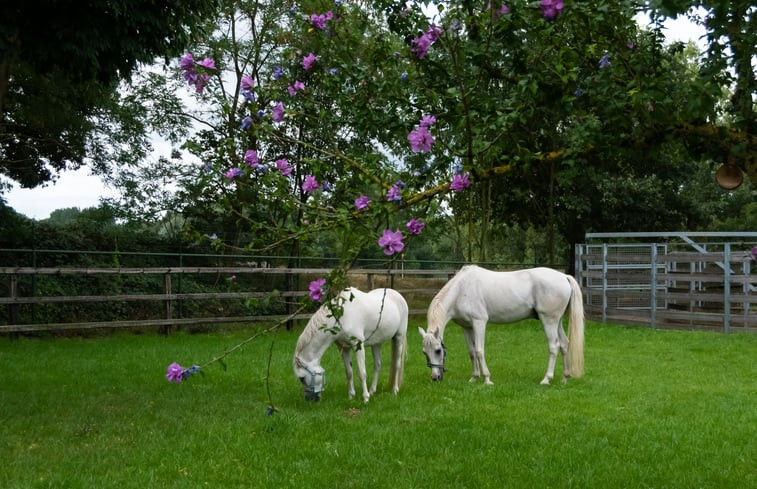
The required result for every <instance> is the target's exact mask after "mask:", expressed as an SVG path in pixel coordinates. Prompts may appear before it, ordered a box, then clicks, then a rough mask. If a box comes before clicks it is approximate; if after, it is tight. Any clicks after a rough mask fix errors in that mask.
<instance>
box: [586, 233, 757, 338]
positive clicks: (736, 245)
mask: <svg viewBox="0 0 757 489" xmlns="http://www.w3.org/2000/svg"><path fill="white" fill-rule="evenodd" d="M660 234H662V233H660ZM691 234H694V233H691ZM702 234H704V233H702ZM711 234H714V233H711ZM613 236H615V237H618V238H623V237H626V238H628V237H629V236H627V235H621V234H620V233H619V234H616V235H613ZM601 237H604V238H606V237H608V236H605V235H603V236H601ZM630 237H631V238H633V236H630ZM653 237H654V238H658V239H660V241H659V242H654V243H640V242H611V243H608V242H604V243H595V244H582V245H580V246H579V248H578V253H577V255H576V275H577V278H578V280H579V282H580V283H581V285H582V289H583V293H584V302H585V310H586V315H587V316H588V317H590V318H593V319H596V320H600V321H602V322H607V321H609V322H617V323H621V324H642V325H647V326H651V327H654V328H685V329H711V330H718V331H723V332H726V333H728V332H735V331H752V332H755V331H757V273H755V272H757V264H755V262H754V259H753V257H752V254H751V249H752V246H754V244H755V243H754V242H753V241H754V238H755V237H757V233H740V234H739V235H738V237H740V238H742V239H743V238H745V237H746V238H749V239H748V240H747V241H739V242H729V241H726V242H719V243H707V244H701V243H694V242H690V238H689V237H687V239H689V241H685V240H684V241H678V242H673V241H670V240H669V238H671V235H670V233H668V234H666V235H665V236H657V235H656V236H653ZM674 237H675V236H674ZM701 237H702V236H695V238H701Z"/></svg>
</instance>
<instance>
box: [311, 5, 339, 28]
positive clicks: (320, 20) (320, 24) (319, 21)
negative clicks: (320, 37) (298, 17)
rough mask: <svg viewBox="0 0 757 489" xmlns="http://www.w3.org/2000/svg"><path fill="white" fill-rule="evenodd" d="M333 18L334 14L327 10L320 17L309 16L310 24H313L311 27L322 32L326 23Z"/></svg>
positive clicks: (315, 15) (316, 15)
mask: <svg viewBox="0 0 757 489" xmlns="http://www.w3.org/2000/svg"><path fill="white" fill-rule="evenodd" d="M333 18H334V13H333V12H332V11H331V10H329V11H328V12H326V13H325V14H321V15H318V14H312V15H311V16H310V23H311V24H313V26H314V27H315V28H316V29H320V30H323V29H325V28H326V21H327V20H331V19H333Z"/></svg>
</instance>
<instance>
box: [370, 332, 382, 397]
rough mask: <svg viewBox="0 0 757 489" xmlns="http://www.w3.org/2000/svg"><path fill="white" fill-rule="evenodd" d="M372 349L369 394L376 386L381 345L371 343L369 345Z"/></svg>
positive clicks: (373, 392) (374, 390) (379, 366)
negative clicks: (371, 375)
mask: <svg viewBox="0 0 757 489" xmlns="http://www.w3.org/2000/svg"><path fill="white" fill-rule="evenodd" d="M371 350H372V351H373V380H372V381H371V390H370V394H371V395H373V394H375V393H376V387H378V379H379V370H381V345H380V344H378V345H373V346H372V347H371Z"/></svg>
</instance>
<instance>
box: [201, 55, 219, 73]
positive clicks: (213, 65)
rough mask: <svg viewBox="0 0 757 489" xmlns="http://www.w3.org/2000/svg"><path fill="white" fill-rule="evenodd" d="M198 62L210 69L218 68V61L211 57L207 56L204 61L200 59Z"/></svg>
mask: <svg viewBox="0 0 757 489" xmlns="http://www.w3.org/2000/svg"><path fill="white" fill-rule="evenodd" d="M197 64H198V65H199V66H202V67H203V68H205V69H208V70H214V71H215V69H216V62H215V61H213V60H212V59H211V58H205V59H203V60H202V61H198V62H197Z"/></svg>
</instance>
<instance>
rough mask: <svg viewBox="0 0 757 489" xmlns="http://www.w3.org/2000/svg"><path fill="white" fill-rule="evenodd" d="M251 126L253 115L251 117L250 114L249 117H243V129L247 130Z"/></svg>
mask: <svg viewBox="0 0 757 489" xmlns="http://www.w3.org/2000/svg"><path fill="white" fill-rule="evenodd" d="M250 126H252V117H250V116H249V115H248V116H247V117H245V118H244V119H242V127H241V129H242V130H243V131H246V130H247V129H249V128H250Z"/></svg>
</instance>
